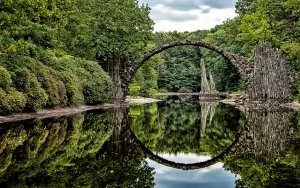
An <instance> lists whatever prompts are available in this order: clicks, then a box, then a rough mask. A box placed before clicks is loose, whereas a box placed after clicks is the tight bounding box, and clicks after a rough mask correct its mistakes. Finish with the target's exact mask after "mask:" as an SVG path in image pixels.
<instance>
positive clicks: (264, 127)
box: [225, 110, 300, 188]
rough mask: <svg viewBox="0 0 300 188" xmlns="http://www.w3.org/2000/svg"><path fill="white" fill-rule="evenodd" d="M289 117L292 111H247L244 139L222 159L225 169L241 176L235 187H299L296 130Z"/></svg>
mask: <svg viewBox="0 0 300 188" xmlns="http://www.w3.org/2000/svg"><path fill="white" fill-rule="evenodd" d="M293 117H294V116H293V111H284V110H283V111H249V113H248V116H247V120H246V127H245V129H246V130H245V132H244V134H246V135H245V139H244V140H243V141H242V142H241V143H240V148H239V150H238V151H237V152H236V153H235V155H231V156H230V157H228V158H226V159H225V168H226V169H227V170H230V171H231V172H233V173H236V174H239V175H240V176H241V180H239V181H238V182H237V186H236V187H255V188H260V187H261V188H266V187H270V188H271V187H272V188H273V187H275V188H276V187H278V188H279V187H299V186H300V178H299V177H300V162H299V159H300V155H299V154H300V152H299V149H300V147H299V146H300V145H299V144H300V142H299V138H300V137H299V132H300V129H299V128H300V127H299V123H298V125H297V126H294V125H293ZM297 119H298V120H297ZM296 122H299V115H298V118H296ZM294 130H295V131H294Z"/></svg>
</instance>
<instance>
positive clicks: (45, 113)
mask: <svg viewBox="0 0 300 188" xmlns="http://www.w3.org/2000/svg"><path fill="white" fill-rule="evenodd" d="M158 101H161V100H158V99H152V98H144V97H138V98H131V97H127V98H126V101H125V103H124V104H120V105H119V104H100V105H95V106H91V105H81V106H77V107H64V108H53V109H41V110H38V111H37V112H20V113H13V114H8V115H0V124H4V123H13V122H18V121H25V120H31V119H45V118H51V117H62V116H68V115H72V114H77V113H82V112H88V111H91V110H107V109H112V108H121V107H123V106H127V105H130V104H133V105H138V104H140V105H141V104H147V103H153V102H158Z"/></svg>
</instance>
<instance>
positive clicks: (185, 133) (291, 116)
mask: <svg viewBox="0 0 300 188" xmlns="http://www.w3.org/2000/svg"><path fill="white" fill-rule="evenodd" d="M295 114H296V116H295ZM297 115H298V114H297V113H295V112H293V111H289V110H286V109H280V110H279V109H276V110H271V109H269V110H263V111H261V110H257V109H255V110H250V109H248V110H246V111H244V112H241V111H239V110H237V109H235V108H233V107H230V106H226V105H222V104H217V103H209V102H205V103H202V102H201V103H200V105H199V101H197V100H196V99H195V98H190V97H184V98H181V99H178V98H171V99H168V100H166V101H165V102H163V103H158V104H148V105H140V106H131V107H130V108H129V109H114V110H108V111H94V112H88V113H85V114H76V115H72V116H69V117H61V118H54V119H45V120H34V121H26V122H17V123H13V124H6V125H1V127H0V187H18V186H19V187H22V186H23V187H24V185H26V187H83V186H90V187H128V186H129V185H131V186H134V187H144V186H146V187H153V186H154V183H155V180H154V173H155V169H153V168H152V167H151V166H149V164H148V162H147V160H149V159H150V160H152V161H156V162H157V163H160V164H162V165H165V166H168V167H172V168H176V169H182V170H195V169H200V168H207V167H209V166H211V165H214V164H216V163H219V162H221V163H223V164H224V168H225V169H226V170H228V171H230V172H231V173H233V174H237V175H240V177H241V180H239V181H237V182H236V184H237V185H248V186H254V187H270V186H271V187H276V186H277V185H278V186H277V187H280V186H290V187H292V185H295V184H297V183H299V182H300V181H299V177H300V170H299V169H300V168H299V167H300V162H299V161H300V160H299V159H300V157H299V154H300V152H299V148H300V147H299V146H300V142H299V140H298V138H299V128H297V126H295V125H294V122H297V121H295V120H297V117H299V115H298V116H297ZM295 117H296V118H295ZM298 124H299V123H298ZM203 152H205V153H206V154H209V155H210V156H211V159H208V160H206V161H202V162H196V163H190V162H189V161H186V162H176V161H171V160H170V159H168V158H163V157H165V156H166V155H165V154H174V155H176V154H177V155H179V154H189V153H193V154H195V155H201V154H203ZM258 185H259V186H258ZM279 185H280V186H279Z"/></svg>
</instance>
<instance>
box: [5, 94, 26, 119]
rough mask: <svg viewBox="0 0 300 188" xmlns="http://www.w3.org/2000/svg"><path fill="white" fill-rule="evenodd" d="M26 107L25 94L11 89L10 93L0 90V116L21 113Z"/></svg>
mask: <svg viewBox="0 0 300 188" xmlns="http://www.w3.org/2000/svg"><path fill="white" fill-rule="evenodd" d="M25 105H26V97H25V95H24V94H23V93H21V92H18V91H17V90H15V89H14V88H11V89H10V90H9V91H8V92H6V91H4V90H3V89H2V88H0V114H8V113H13V112H21V111H23V110H24V107H25Z"/></svg>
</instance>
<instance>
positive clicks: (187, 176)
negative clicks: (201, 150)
mask: <svg viewBox="0 0 300 188" xmlns="http://www.w3.org/2000/svg"><path fill="white" fill-rule="evenodd" d="M160 156H161V157H163V158H165V159H167V160H170V161H174V162H181V163H194V162H201V161H206V160H208V159H210V158H211V157H210V156H207V155H195V154H177V155H168V154H160ZM147 161H148V162H149V166H151V167H154V168H155V170H154V171H155V172H156V174H155V176H154V178H155V184H156V185H155V187H157V188H179V187H180V188H182V187H188V188H196V187H197V188H199V187H200V188H234V187H235V183H234V182H235V180H236V179H238V177H235V175H234V174H231V173H230V172H228V171H225V170H224V169H223V163H217V164H215V165H212V166H210V167H207V168H203V169H199V170H190V171H184V170H179V169H174V168H170V167H167V166H164V165H161V164H158V163H156V162H154V161H151V160H150V159H147Z"/></svg>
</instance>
